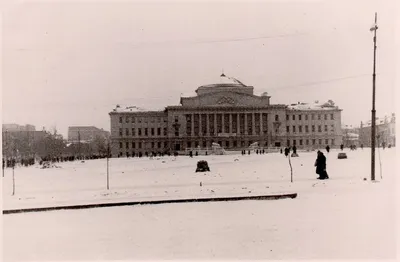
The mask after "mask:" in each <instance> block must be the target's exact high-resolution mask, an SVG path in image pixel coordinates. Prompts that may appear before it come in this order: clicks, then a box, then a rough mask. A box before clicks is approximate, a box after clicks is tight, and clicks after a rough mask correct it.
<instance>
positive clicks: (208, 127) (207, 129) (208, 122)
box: [206, 113, 210, 136]
mask: <svg viewBox="0 0 400 262" xmlns="http://www.w3.org/2000/svg"><path fill="white" fill-rule="evenodd" d="M209 115H210V114H209V113H207V114H206V135H207V136H209V135H210V119H209Z"/></svg>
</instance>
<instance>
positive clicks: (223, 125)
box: [221, 113, 225, 134]
mask: <svg viewBox="0 0 400 262" xmlns="http://www.w3.org/2000/svg"><path fill="white" fill-rule="evenodd" d="M221 115H222V117H221V118H222V119H221V124H222V134H224V133H225V114H224V113H222V114H221Z"/></svg>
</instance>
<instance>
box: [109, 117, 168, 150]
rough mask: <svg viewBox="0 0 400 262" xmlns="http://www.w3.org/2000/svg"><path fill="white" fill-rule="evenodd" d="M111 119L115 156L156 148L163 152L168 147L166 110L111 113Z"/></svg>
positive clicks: (112, 146)
mask: <svg viewBox="0 0 400 262" xmlns="http://www.w3.org/2000/svg"><path fill="white" fill-rule="evenodd" d="M110 119H111V153H112V155H113V156H118V155H123V156H126V154H127V153H128V154H129V155H132V153H136V154H137V153H138V152H143V153H144V152H151V151H154V150H157V151H158V152H162V151H165V148H166V147H168V144H167V141H168V125H167V115H166V114H165V113H164V112H124V113H110ZM146 132H147V135H146ZM152 132H153V133H152Z"/></svg>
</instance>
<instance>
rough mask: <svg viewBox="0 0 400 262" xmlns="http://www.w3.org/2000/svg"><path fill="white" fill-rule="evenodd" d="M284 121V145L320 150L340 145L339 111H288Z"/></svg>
mask: <svg viewBox="0 0 400 262" xmlns="http://www.w3.org/2000/svg"><path fill="white" fill-rule="evenodd" d="M325 117H326V118H325ZM285 120H286V126H285V128H286V131H289V132H287V141H286V145H296V147H298V148H322V147H326V146H327V145H329V146H330V147H338V146H339V145H340V144H341V143H342V132H341V126H340V124H341V111H340V110H288V111H287V115H286V119H285ZM313 128H314V131H313Z"/></svg>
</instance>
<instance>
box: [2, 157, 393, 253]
mask: <svg viewBox="0 0 400 262" xmlns="http://www.w3.org/2000/svg"><path fill="white" fill-rule="evenodd" d="M346 153H347V154H348V157H349V158H348V159H346V160H339V159H337V158H336V156H337V151H333V152H331V153H329V154H326V153H325V155H327V158H328V160H327V165H328V166H327V168H328V173H329V175H330V177H331V179H330V180H328V181H319V180H316V179H315V178H316V174H315V168H314V166H313V164H314V161H315V158H316V153H315V152H309V153H305V152H302V153H300V157H299V158H292V159H291V160H292V165H293V174H294V183H290V168H289V165H288V161H287V159H286V158H285V157H284V156H283V155H281V154H266V155H255V154H254V155H250V156H248V155H246V156H241V155H229V156H207V157H198V158H196V157H194V158H193V159H190V158H188V157H178V158H176V159H175V158H173V157H170V158H168V157H165V158H160V159H153V160H149V159H112V160H111V161H110V190H109V191H107V190H105V187H106V162H105V160H93V161H86V162H85V163H62V164H61V163H60V166H62V168H59V169H46V170H42V169H39V168H35V167H30V168H19V169H16V170H15V179H16V195H15V196H11V189H12V179H11V170H7V171H6V174H5V178H4V180H3V208H4V209H7V208H19V207H36V206H48V205H60V204H73V203H79V204H82V203H92V202H96V201H97V202H104V201H117V200H124V201H125V200H126V201H129V200H140V199H154V198H157V199H165V198H177V197H181V198H187V197H193V196H196V197H201V196H208V195H214V196H227V195H249V194H255V195H257V194H262V193H274V192H275V193H277V192H297V193H298V194H299V195H298V197H297V198H296V199H287V200H278V201H239V202H218V203H186V204H166V205H155V206H151V205H150V206H134V207H113V208H99V209H88V210H66V211H53V212H44V213H26V214H15V215H5V216H3V222H4V234H3V236H4V249H3V250H4V252H5V259H6V260H76V259H79V260H93V259H96V260H110V259H112V260H117V259H130V260H132V259H218V260H222V259H314V258H316V259H384V258H394V257H395V254H396V253H395V252H396V246H395V245H396V241H395V238H396V230H395V225H396V220H395V210H396V209H395V206H396V194H395V183H394V182H395V175H396V170H395V160H396V156H395V149H390V150H388V149H386V150H384V151H383V150H382V151H380V155H381V160H382V174H383V179H382V180H381V178H380V166H379V161H378V154H377V166H376V171H377V180H380V182H378V183H371V182H370V181H364V180H363V178H367V179H368V180H369V177H370V162H369V161H370V150H367V149H364V150H360V149H359V150H357V151H346ZM377 153H378V152H377ZM200 159H206V160H207V161H208V162H209V165H210V168H211V172H209V173H195V172H194V170H195V166H196V162H197V161H198V160H200ZM200 182H202V184H203V186H202V187H200V186H199V183H200Z"/></svg>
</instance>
